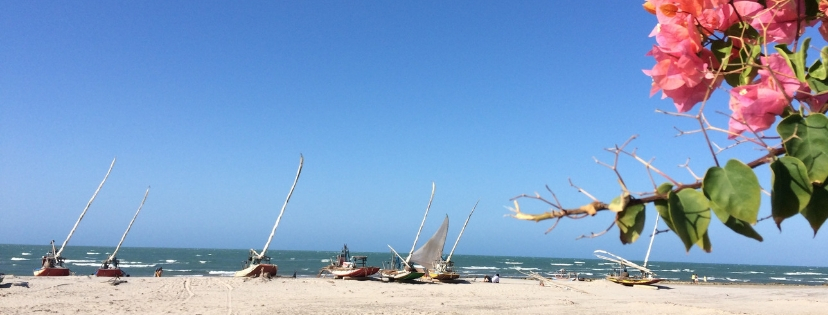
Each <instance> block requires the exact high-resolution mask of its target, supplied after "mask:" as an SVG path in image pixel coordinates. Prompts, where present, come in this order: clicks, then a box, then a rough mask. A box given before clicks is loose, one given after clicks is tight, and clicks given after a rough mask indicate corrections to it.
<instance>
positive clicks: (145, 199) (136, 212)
mask: <svg viewBox="0 0 828 315" xmlns="http://www.w3.org/2000/svg"><path fill="white" fill-rule="evenodd" d="M149 191H150V188H149V187H147V192H145V193H144V199H142V200H141V205H140V206H138V211H135V215H134V216H132V221H129V225H128V226H127V229H126V231H124V235H123V236H121V241H120V242H118V246H116V247H115V251H113V252H112V255H109V258H107V259H106V260H104V263H110V262H112V260H113V259H115V254H117V253H118V250H119V249H121V244H123V243H124V239H126V236H127V234H128V233H129V230H130V229H131V228H132V224H133V223H135V218H137V217H138V213H139V212H141V208H143V207H144V202H146V201H147V195H149Z"/></svg>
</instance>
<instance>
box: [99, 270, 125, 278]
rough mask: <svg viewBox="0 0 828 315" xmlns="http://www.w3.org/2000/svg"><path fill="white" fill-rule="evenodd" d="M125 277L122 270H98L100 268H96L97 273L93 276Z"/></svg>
mask: <svg viewBox="0 0 828 315" xmlns="http://www.w3.org/2000/svg"><path fill="white" fill-rule="evenodd" d="M125 275H126V274H125V273H124V271H123V270H121V268H115V269H100V268H98V271H96V272H95V276H97V277H123V276H125Z"/></svg>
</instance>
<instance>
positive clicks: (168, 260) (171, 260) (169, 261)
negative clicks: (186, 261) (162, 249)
mask: <svg viewBox="0 0 828 315" xmlns="http://www.w3.org/2000/svg"><path fill="white" fill-rule="evenodd" d="M164 261H165V262H167V263H168V264H174V263H176V262H178V260H175V259H167V260H164Z"/></svg>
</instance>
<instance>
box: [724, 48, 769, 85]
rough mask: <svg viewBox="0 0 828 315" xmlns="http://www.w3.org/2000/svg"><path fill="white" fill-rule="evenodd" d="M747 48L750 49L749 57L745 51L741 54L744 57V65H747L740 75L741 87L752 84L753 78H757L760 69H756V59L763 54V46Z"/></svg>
mask: <svg viewBox="0 0 828 315" xmlns="http://www.w3.org/2000/svg"><path fill="white" fill-rule="evenodd" d="M747 47H748V48H749V49H750V50H749V52H750V54H749V55H746V54H745V52H744V51H742V52H740V53H739V55H740V56H742V63H743V64H744V65H745V66H744V69H743V70H742V73H740V74H739V85H746V84H750V82H751V81H753V78H754V77H756V74H757V73H758V69H757V68H755V67H754V66H753V65H754V64H756V57H757V56H759V53H761V52H762V46H761V45H752V46H750V45H749V46H747ZM728 83H729V82H728Z"/></svg>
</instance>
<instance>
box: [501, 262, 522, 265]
mask: <svg viewBox="0 0 828 315" xmlns="http://www.w3.org/2000/svg"><path fill="white" fill-rule="evenodd" d="M504 264H509V265H523V263H522V262H519V261H507V262H504Z"/></svg>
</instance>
